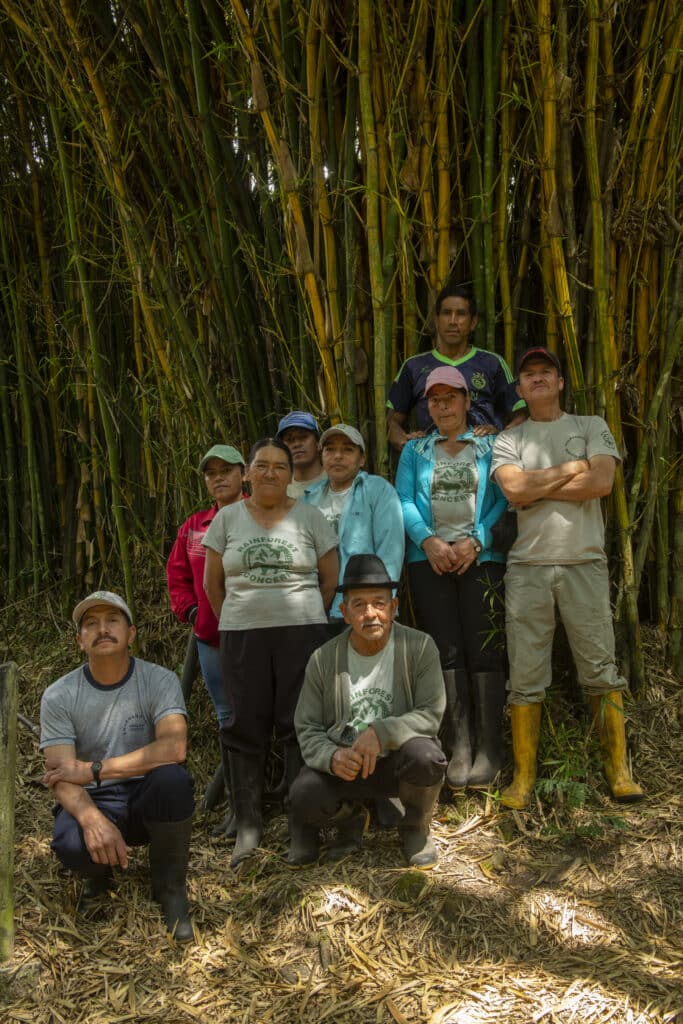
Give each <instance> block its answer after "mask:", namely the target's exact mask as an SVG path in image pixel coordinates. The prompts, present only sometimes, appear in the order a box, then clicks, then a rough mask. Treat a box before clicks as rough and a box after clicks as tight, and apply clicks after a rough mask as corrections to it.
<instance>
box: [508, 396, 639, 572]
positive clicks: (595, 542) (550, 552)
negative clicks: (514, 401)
mask: <svg viewBox="0 0 683 1024" xmlns="http://www.w3.org/2000/svg"><path fill="white" fill-rule="evenodd" d="M594 455H611V456H612V457H613V458H614V459H616V460H617V461H620V458H619V453H618V451H617V446H616V444H615V441H614V438H613V437H612V435H611V433H610V430H609V427H608V426H607V424H606V423H605V421H604V420H603V419H601V417H600V416H571V415H569V414H568V413H562V415H561V416H560V418H559V419H557V420H552V421H550V422H541V421H538V420H526V422H525V423H520V425H519V426H518V427H512V429H510V430H504V431H503V432H502V433H501V434H499V435H498V437H497V438H496V441H495V444H494V447H493V461H492V463H491V476H492V477H493V476H494V474H495V472H496V470H497V469H499V468H500V467H501V466H519V468H520V469H524V470H528V469H550V468H551V467H552V466H557V465H559V464H560V463H562V462H571V461H573V460H574V459H591V458H592V457H593V456H594ZM517 522H518V530H519V532H518V536H517V540H516V541H515V543H514V544H513V545H512V548H511V549H510V551H509V552H508V556H507V562H508V565H512V564H515V563H525V564H534V565H573V564H576V563H578V562H593V561H595V560H596V559H604V558H605V527H604V523H603V519H602V510H601V508H600V499H599V498H590V499H588V500H587V501H553V500H552V498H543V499H541V500H540V501H536V502H534V503H533V504H532V505H529V507H528V508H526V509H523V510H521V511H520V512H518V515H517Z"/></svg>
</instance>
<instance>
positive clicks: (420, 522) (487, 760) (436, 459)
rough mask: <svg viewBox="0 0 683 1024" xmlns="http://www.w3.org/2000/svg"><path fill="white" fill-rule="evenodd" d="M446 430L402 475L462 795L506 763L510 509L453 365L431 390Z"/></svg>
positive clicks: (400, 486)
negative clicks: (499, 529)
mask: <svg viewBox="0 0 683 1024" xmlns="http://www.w3.org/2000/svg"><path fill="white" fill-rule="evenodd" d="M424 393H425V396H426V398H427V403H428V408H429V413H430V415H431V417H432V419H433V420H434V423H435V424H436V431H435V432H432V433H430V434H427V435H426V436H425V437H420V438H416V439H414V440H412V441H409V442H408V443H407V444H406V445H405V447H404V449H403V451H402V453H401V458H400V461H399V465H398V472H397V474H396V490H397V491H398V495H399V498H400V500H401V506H402V509H403V520H404V523H405V529H406V533H407V535H408V579H409V581H410V589H411V594H412V599H413V609H414V611H415V617H416V619H417V622H418V625H419V626H420V628H421V629H423V630H424V631H425V632H427V633H429V634H430V636H432V637H433V638H434V640H435V642H436V645H437V647H438V648H439V654H440V656H441V667H442V669H443V673H444V681H445V684H446V696H447V707H446V715H445V719H444V721H445V727H446V728H445V737H444V739H445V742H446V746H447V747H449V748H450V749H449V751H448V753H449V754H450V762H449V766H448V772H447V775H446V778H447V781H448V783H449V785H451V787H452V788H454V789H457V788H461V787H463V786H466V785H469V786H485V785H488V783H489V782H491V781H492V780H493V778H494V777H495V775H496V773H497V772H498V771H499V769H500V767H501V762H502V756H501V722H502V712H503V705H504V703H505V647H504V619H503V575H504V572H505V556H504V555H502V554H501V553H499V552H497V551H495V550H494V549H493V540H492V534H491V528H492V526H493V525H494V524H495V523H496V522H497V521H498V519H500V517H501V515H502V514H503V512H504V511H505V509H506V507H507V502H506V499H505V498H504V496H503V494H502V492H501V491H500V490H499V488H498V487H497V486H496V484H495V483H492V482H491V481H490V480H489V472H490V466H491V452H492V449H493V440H494V439H493V437H492V436H490V435H487V436H484V437H479V436H476V435H475V434H474V433H473V432H472V431H471V430H469V429H468V427H467V410H468V409H469V406H470V399H469V391H468V387H467V383H466V381H465V378H464V377H463V375H462V374H461V373H460V371H459V370H457V369H456V368H455V367H452V366H443V367H438V368H437V369H436V370H433V371H432V373H430V375H429V376H428V378H427V381H426V384H425V391H424Z"/></svg>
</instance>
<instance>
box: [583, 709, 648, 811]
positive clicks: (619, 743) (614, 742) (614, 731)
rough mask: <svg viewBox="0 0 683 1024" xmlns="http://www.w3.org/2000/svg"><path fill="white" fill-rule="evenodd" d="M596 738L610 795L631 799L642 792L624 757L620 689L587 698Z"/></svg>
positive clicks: (626, 800)
mask: <svg viewBox="0 0 683 1024" xmlns="http://www.w3.org/2000/svg"><path fill="white" fill-rule="evenodd" d="M590 702H591V708H592V709H593V721H594V722H595V724H596V726H597V728H598V733H599V735H600V742H601V744H602V756H603V766H604V769H605V778H606V779H607V784H608V786H609V788H610V791H611V793H612V797H613V798H614V799H615V800H618V801H619V802H620V803H626V804H628V803H634V802H635V801H636V800H642V798H643V796H644V795H645V794H644V793H643V791H642V789H641V788H640V786H639V785H638V783H637V782H634V781H633V779H632V778H631V773H630V771H629V770H628V761H627V760H626V731H625V729H624V701H623V697H622V695H621V691H620V690H612V691H610V693H607V694H605V695H604V697H601V696H592V697H591V698H590Z"/></svg>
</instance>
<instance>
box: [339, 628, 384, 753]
mask: <svg viewBox="0 0 683 1024" xmlns="http://www.w3.org/2000/svg"><path fill="white" fill-rule="evenodd" d="M348 667H349V676H350V679H351V694H350V697H351V713H350V716H349V723H348V724H349V726H350V727H351V728H352V729H354V730H355V731H356V733H360V732H363V730H364V729H367V727H368V726H369V725H372V723H373V722H375V721H377V719H381V718H389V717H390V716H391V713H392V709H393V703H394V634H393V631H392V633H391V635H390V637H389V642H388V643H387V645H386V647H383V648H382V650H381V651H379V652H378V653H377V654H369V655H365V654H359V653H358V651H357V650H355V648H354V647H353V645H352V644H351V641H349V648H348Z"/></svg>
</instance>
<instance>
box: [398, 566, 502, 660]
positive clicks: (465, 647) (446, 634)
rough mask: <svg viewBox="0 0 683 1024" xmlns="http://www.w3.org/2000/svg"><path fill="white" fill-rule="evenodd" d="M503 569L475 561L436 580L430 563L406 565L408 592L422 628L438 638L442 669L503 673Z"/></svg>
mask: <svg viewBox="0 0 683 1024" xmlns="http://www.w3.org/2000/svg"><path fill="white" fill-rule="evenodd" d="M504 575H505V566H504V565H499V564H498V563H497V562H484V563H483V565H476V563H475V564H474V565H472V566H470V568H469V569H468V570H467V572H464V573H463V574H462V576H458V575H457V573H454V572H452V573H444V574H443V576H438V575H437V573H435V572H434V570H433V569H432V567H431V565H430V564H429V562H427V561H425V562H411V563H410V565H409V566H408V579H409V581H410V593H411V595H412V598H413V609H414V611H415V618H416V620H417V624H418V626H419V628H420V629H422V630H423V631H424V632H425V633H429V635H430V636H431V637H432V638H433V639H434V642H435V644H436V646H437V647H438V648H439V656H440V658H441V667H442V668H443V669H464V670H465V671H467V672H468V673H469V674H470V675H472V674H473V673H475V672H504V671H505V632H504V630H505V606H504V600H505V599H504V593H503V576H504Z"/></svg>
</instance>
